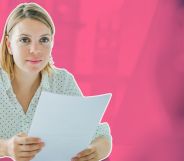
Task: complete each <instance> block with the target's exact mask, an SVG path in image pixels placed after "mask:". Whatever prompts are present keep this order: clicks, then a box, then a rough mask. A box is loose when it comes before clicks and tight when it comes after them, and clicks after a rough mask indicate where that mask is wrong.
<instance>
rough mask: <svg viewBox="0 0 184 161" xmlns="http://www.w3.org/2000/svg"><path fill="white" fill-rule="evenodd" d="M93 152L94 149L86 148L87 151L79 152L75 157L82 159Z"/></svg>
mask: <svg viewBox="0 0 184 161" xmlns="http://www.w3.org/2000/svg"><path fill="white" fill-rule="evenodd" d="M93 152H95V148H93V147H90V148H87V149H85V150H83V151H81V152H80V153H78V154H77V157H83V156H86V155H89V154H91V153H93Z"/></svg>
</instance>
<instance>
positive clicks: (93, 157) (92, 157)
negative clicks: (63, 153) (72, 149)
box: [71, 146, 99, 161]
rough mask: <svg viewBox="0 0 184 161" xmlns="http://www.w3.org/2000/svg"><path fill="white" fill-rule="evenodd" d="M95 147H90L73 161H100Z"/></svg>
mask: <svg viewBox="0 0 184 161" xmlns="http://www.w3.org/2000/svg"><path fill="white" fill-rule="evenodd" d="M96 149H97V148H96V147H95V146H89V147H88V148H87V149H85V150H83V151H81V152H80V153H78V154H77V155H76V156H74V157H73V158H72V159H71V161H98V160H99V159H98V153H97V150H96Z"/></svg>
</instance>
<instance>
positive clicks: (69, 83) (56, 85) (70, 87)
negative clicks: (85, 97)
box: [49, 67, 81, 95]
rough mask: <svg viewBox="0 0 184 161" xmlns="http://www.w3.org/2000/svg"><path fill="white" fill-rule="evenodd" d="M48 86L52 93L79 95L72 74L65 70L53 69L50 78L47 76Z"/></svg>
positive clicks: (79, 92)
mask: <svg viewBox="0 0 184 161" xmlns="http://www.w3.org/2000/svg"><path fill="white" fill-rule="evenodd" d="M49 85H50V89H52V92H54V93H61V94H67V95H81V91H80V88H79V87H78V85H77V83H76V81H75V78H74V76H73V74H72V73H70V72H69V71H68V70H67V69H65V68H56V67H54V68H53V71H52V73H51V76H49Z"/></svg>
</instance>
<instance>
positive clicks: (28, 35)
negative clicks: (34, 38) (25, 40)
mask: <svg viewBox="0 0 184 161" xmlns="http://www.w3.org/2000/svg"><path fill="white" fill-rule="evenodd" d="M18 36H28V37H31V35H29V34H20V35H18ZM42 36H51V34H43V35H40V37H42Z"/></svg>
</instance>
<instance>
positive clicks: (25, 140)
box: [15, 137, 42, 144]
mask: <svg viewBox="0 0 184 161" xmlns="http://www.w3.org/2000/svg"><path fill="white" fill-rule="evenodd" d="M15 140H16V143H17V144H38V143H40V142H42V141H41V139H40V138H37V137H16V138H15Z"/></svg>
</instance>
